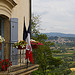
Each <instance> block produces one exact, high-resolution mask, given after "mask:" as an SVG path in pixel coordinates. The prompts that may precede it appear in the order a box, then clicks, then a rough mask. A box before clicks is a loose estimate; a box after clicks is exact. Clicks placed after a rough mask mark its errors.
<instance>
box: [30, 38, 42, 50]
mask: <svg viewBox="0 0 75 75" xmlns="http://www.w3.org/2000/svg"><path fill="white" fill-rule="evenodd" d="M30 43H31V46H32V48H33V49H37V48H39V45H43V44H42V43H40V42H39V41H35V40H33V39H31V40H30Z"/></svg>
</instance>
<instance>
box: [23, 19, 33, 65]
mask: <svg viewBox="0 0 75 75" xmlns="http://www.w3.org/2000/svg"><path fill="white" fill-rule="evenodd" d="M23 40H25V41H26V42H27V45H26V56H25V59H28V58H29V61H30V62H31V63H32V64H33V56H32V47H31V44H30V22H29V27H28V30H27V31H26V26H25V19H24V30H23Z"/></svg>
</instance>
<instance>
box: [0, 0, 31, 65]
mask: <svg viewBox="0 0 75 75" xmlns="http://www.w3.org/2000/svg"><path fill="white" fill-rule="evenodd" d="M24 17H25V24H26V27H28V25H29V20H30V19H31V0H0V35H1V36H2V37H4V38H5V43H2V45H1V50H0V59H2V60H3V59H4V58H8V59H9V58H10V59H11V60H13V58H11V56H12V52H13V51H12V45H11V44H10V43H14V42H18V41H19V40H23V25H24ZM13 53H14V54H15V55H16V54H18V50H14V52H13ZM16 58H17V56H16ZM14 59H15V58H14ZM15 60H16V59H15ZM16 62H18V60H16ZM16 64H18V63H16Z"/></svg>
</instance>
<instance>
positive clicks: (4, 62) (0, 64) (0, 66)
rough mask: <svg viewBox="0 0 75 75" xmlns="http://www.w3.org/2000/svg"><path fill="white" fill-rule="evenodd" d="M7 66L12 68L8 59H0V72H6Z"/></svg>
mask: <svg viewBox="0 0 75 75" xmlns="http://www.w3.org/2000/svg"><path fill="white" fill-rule="evenodd" d="M9 66H12V62H10V60H8V59H4V60H1V59H0V70H1V71H6V70H7V68H8V67H9Z"/></svg>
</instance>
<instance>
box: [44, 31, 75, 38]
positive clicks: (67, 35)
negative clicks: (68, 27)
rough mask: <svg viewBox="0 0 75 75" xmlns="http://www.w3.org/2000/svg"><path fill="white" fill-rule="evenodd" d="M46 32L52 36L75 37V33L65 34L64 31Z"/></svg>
mask: <svg viewBox="0 0 75 75" xmlns="http://www.w3.org/2000/svg"><path fill="white" fill-rule="evenodd" d="M44 34H46V35H47V36H48V37H50V36H57V37H75V34H64V33H54V32H51V33H44Z"/></svg>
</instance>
